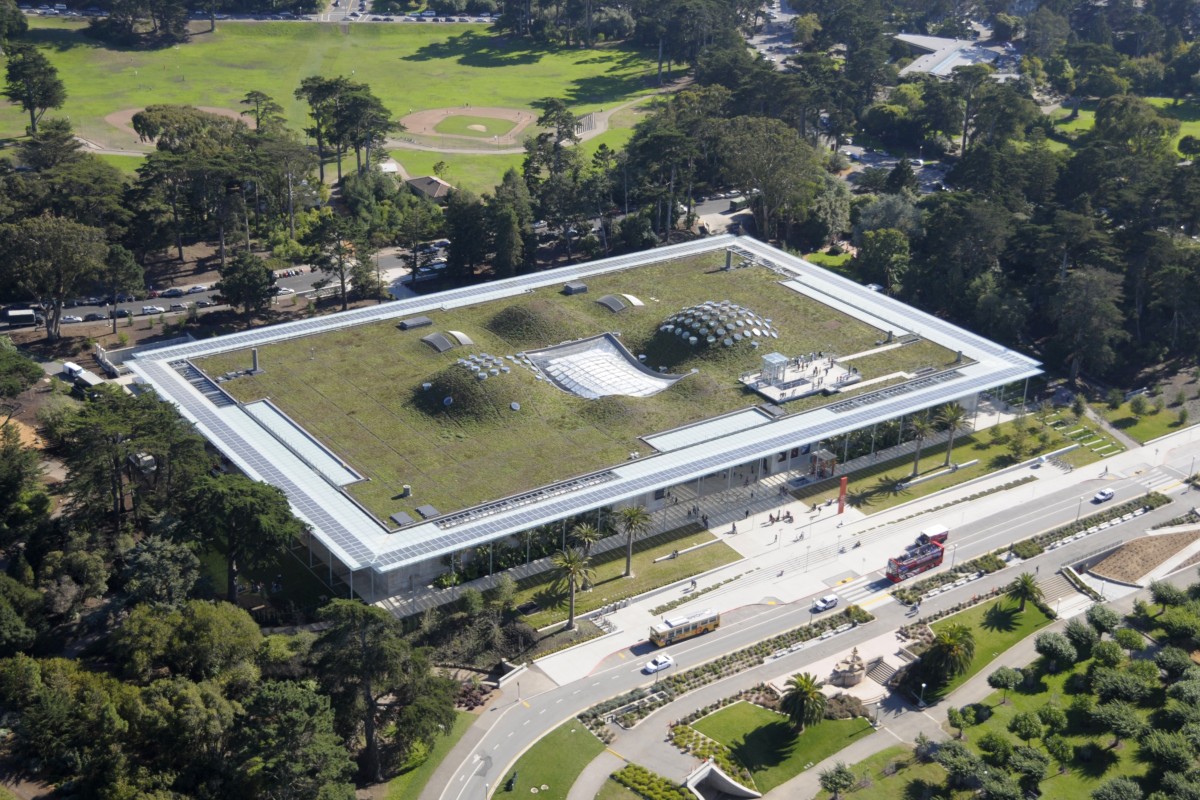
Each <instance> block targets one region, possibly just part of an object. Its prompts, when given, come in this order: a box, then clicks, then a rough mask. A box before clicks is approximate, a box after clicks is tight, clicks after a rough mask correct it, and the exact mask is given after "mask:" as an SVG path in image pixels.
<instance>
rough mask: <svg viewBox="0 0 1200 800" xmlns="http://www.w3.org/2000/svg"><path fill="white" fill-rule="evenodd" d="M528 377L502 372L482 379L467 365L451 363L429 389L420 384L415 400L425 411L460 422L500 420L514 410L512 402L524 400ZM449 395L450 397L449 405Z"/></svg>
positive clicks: (431, 379) (430, 381) (432, 380)
mask: <svg viewBox="0 0 1200 800" xmlns="http://www.w3.org/2000/svg"><path fill="white" fill-rule="evenodd" d="M526 380H528V378H527V376H526V375H523V374H521V373H507V374H506V373H501V374H500V375H496V376H489V377H488V378H487V379H486V380H480V379H479V378H478V377H476V373H474V372H471V371H470V370H469V369H467V368H466V367H463V366H461V365H459V364H452V365H451V366H448V367H446V368H444V369H442V370H441V371H440V372H438V373H437V374H436V375H433V376H432V377H431V378H430V379H429V380H428V381H427V383H430V384H432V386H431V387H430V388H428V389H424V388H422V387H420V386H418V387H417V388H416V391H415V393H414V396H413V402H414V404H415V405H416V406H417V407H418V408H419V409H421V410H422V411H424V412H425V413H426V414H435V415H444V416H447V417H450V418H451V419H455V420H460V421H466V420H472V421H476V422H485V421H491V422H497V421H499V420H500V419H501V418H503V417H506V416H512V415H513V414H514V413H515V412H514V411H513V409H512V404H513V403H519V402H520V401H521V385H522V384H523V383H524V382H525V381H526ZM446 398H450V400H451V402H450V404H449V405H447V404H446V402H445V401H446Z"/></svg>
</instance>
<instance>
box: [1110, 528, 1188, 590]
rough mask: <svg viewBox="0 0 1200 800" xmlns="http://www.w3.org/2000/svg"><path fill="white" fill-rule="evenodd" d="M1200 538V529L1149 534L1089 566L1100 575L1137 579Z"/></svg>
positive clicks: (1116, 578) (1129, 581)
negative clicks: (1156, 534) (1160, 534)
mask: <svg viewBox="0 0 1200 800" xmlns="http://www.w3.org/2000/svg"><path fill="white" fill-rule="evenodd" d="M1197 539H1200V530H1195V531H1188V532H1186V533H1167V534H1163V535H1162V536H1145V537H1142V538H1141V539H1136V540H1134V541H1132V542H1129V543H1128V544H1126V545H1124V546H1122V547H1121V548H1119V549H1118V550H1117V551H1116V552H1115V553H1113V554H1112V555H1110V556H1108V557H1107V558H1105V559H1104V560H1103V561H1101V562H1100V563H1098V564H1096V565H1095V566H1094V567H1092V568H1091V569H1089V570H1088V572H1090V573H1092V574H1093V575H1095V576H1096V577H1097V578H1107V579H1108V580H1114V581H1120V582H1121V583H1137V582H1138V581H1139V580H1141V578H1142V576H1144V575H1146V574H1147V573H1149V572H1150V571H1151V570H1153V569H1154V568H1155V567H1157V566H1158V565H1159V564H1162V563H1163V562H1164V561H1166V560H1167V559H1168V558H1170V557H1171V556H1173V555H1175V554H1176V553H1178V552H1179V551H1180V550H1182V549H1183V548H1185V547H1187V546H1188V545H1189V544H1191V543H1192V542H1194V541H1196V540H1197Z"/></svg>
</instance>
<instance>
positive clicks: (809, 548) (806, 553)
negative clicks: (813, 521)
mask: <svg viewBox="0 0 1200 800" xmlns="http://www.w3.org/2000/svg"><path fill="white" fill-rule="evenodd" d="M811 556H812V545H811V544H810V545H806V546H805V548H804V571H805V572H808V559H809V558H810V557H811Z"/></svg>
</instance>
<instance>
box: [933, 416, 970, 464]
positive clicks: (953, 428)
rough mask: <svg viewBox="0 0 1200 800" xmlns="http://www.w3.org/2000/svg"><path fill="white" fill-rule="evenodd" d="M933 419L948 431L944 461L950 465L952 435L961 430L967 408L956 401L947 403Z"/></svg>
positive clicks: (965, 419)
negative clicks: (948, 438)
mask: <svg viewBox="0 0 1200 800" xmlns="http://www.w3.org/2000/svg"><path fill="white" fill-rule="evenodd" d="M935 421H936V422H937V424H938V425H940V426H942V427H943V428H945V429H946V430H947V431H949V432H950V440H949V442H947V444H946V463H945V464H943V465H942V466H946V467H948V466H950V453H951V451H953V450H954V435H955V434H957V433H958V432H959V431H960V430H962V428H963V426H964V425H965V424H966V421H967V410H966V409H965V408H963V407H962V406H960V405H959V404H958V403H947V404H946V405H944V406H942V407H941V409H940V410H939V411H938V413H937V417H936V418H935Z"/></svg>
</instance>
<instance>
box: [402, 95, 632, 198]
mask: <svg viewBox="0 0 1200 800" xmlns="http://www.w3.org/2000/svg"><path fill="white" fill-rule="evenodd" d="M618 116H619V115H617V114H614V115H613V117H614V120H615V119H616V118H617V117H618ZM630 118H631V119H635V118H636V117H630ZM526 130H528V129H526ZM632 135H633V123H632V122H631V123H629V124H628V125H623V126H622V127H612V128H609V129H608V130H607V131H605V132H604V133H602V134H600V135H599V136H594V137H592V138H591V139H588V140H587V141H585V142H583V143H582V144H581V145H579V147H580V151H581V152H582V153H583V154H584V158H591V157H592V154H593V153H595V152H596V150H597V149H599V147H600V145H602V144H603V145H607V146H608V147H610V148H613V149H617V148H620V147H624V146H625V143H626V142H628V141H629V137H631V136H632ZM489 146H490V143H489V142H487V141H481V142H478V143H477V144H476V147H489ZM510 147H511V145H509V146H506V148H505V149H508V148H510ZM391 156H392V160H394V161H396V162H397V163H399V164H400V165H401V166H402V167H404V170H405V172H407V173H408V174H409V175H410V176H412V177H419V176H421V175H432V174H433V165H434V164H436V163H438V162H439V161H444V162H445V163H446V164H447V165H448V166H449V167H450V169H449V170H448V171H447V172H446V180H447V181H449V182H450V183H452V184H453V185H454V186H457V187H458V188H460V189H467V190H469V191H472V192H475V193H476V194H482V193H483V192H490V191H492V189H493V188H495V186H496V184H498V183H500V179H501V178H502V177H503V176H504V173H505V172H507V171H508V170H509V169H511V168H515V169H516V170H517V171H518V172H520V170H521V164H522V163H523V162H524V161H525V155H524V154H523V153H497V154H496V155H487V154H484V153H455V152H444V153H439V152H433V151H430V150H392V151H391Z"/></svg>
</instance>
